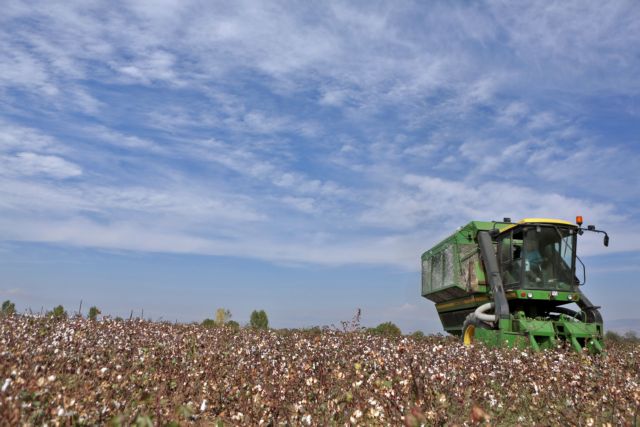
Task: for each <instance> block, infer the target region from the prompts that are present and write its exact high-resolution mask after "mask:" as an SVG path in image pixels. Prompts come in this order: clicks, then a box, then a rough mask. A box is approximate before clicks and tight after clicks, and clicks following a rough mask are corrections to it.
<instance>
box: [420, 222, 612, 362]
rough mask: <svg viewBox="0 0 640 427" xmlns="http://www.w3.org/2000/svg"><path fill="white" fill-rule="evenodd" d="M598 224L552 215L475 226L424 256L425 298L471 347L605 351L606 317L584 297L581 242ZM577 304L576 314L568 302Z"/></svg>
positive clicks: (605, 238) (605, 242) (454, 331)
mask: <svg viewBox="0 0 640 427" xmlns="http://www.w3.org/2000/svg"><path fill="white" fill-rule="evenodd" d="M584 231H592V232H597V233H603V234H604V236H605V237H604V244H605V246H608V244H609V236H608V235H607V234H606V233H605V232H604V231H602V230H597V229H596V228H595V227H594V226H588V227H587V228H582V218H581V217H577V218H576V224H573V223H570V222H567V221H561V220H555V219H547V218H528V219H524V220H522V221H519V222H517V223H512V222H511V221H510V220H509V219H508V218H505V220H504V221H502V222H482V221H472V222H470V223H469V224H467V225H466V226H464V227H461V228H459V229H458V231H456V232H455V233H454V234H453V235H451V236H449V237H448V238H446V239H444V240H443V241H442V242H440V243H438V244H437V245H436V246H434V247H433V248H432V249H430V250H429V251H427V252H425V253H424V254H423V255H422V296H424V297H425V298H427V299H429V300H431V301H433V302H435V303H436V309H437V311H438V314H439V316H440V320H441V321H442V324H443V327H444V329H445V330H446V331H447V332H450V333H452V334H455V335H460V336H461V337H462V339H463V340H464V343H465V344H467V345H469V344H471V343H472V342H473V341H475V340H479V341H482V342H484V343H485V344H487V345H489V346H496V347H499V346H508V347H532V348H534V349H536V350H538V349H544V348H555V347H556V346H557V345H558V344H559V343H561V342H566V343H569V344H570V345H571V347H572V348H573V349H575V350H576V351H582V350H583V349H587V350H589V351H590V352H592V353H599V352H601V351H602V348H603V344H602V334H603V331H602V316H601V315H600V312H599V310H598V308H599V307H596V306H594V305H593V304H592V303H591V301H589V299H588V298H587V297H586V296H585V295H584V294H583V293H582V291H581V289H580V285H582V284H584V283H585V281H586V272H585V268H584V264H583V263H582V261H581V260H580V258H579V257H578V256H577V253H576V248H577V237H578V236H579V235H581V234H583V233H584ZM574 304H575V306H577V309H571V308H569V307H567V306H568V305H574Z"/></svg>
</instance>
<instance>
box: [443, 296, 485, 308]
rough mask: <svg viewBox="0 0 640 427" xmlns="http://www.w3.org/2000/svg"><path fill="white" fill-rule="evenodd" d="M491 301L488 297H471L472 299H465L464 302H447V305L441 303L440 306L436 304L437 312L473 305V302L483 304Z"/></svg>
mask: <svg viewBox="0 0 640 427" xmlns="http://www.w3.org/2000/svg"><path fill="white" fill-rule="evenodd" d="M488 299H489V297H488V296H479V297H475V296H474V297H470V298H465V299H463V300H462V301H451V302H445V303H440V304H436V310H438V311H440V310H441V309H443V308H449V307H455V306H458V305H464V304H471V303H472V302H483V301H487V300H488Z"/></svg>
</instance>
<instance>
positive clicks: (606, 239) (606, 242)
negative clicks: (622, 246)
mask: <svg viewBox="0 0 640 427" xmlns="http://www.w3.org/2000/svg"><path fill="white" fill-rule="evenodd" d="M604 245H605V246H607V247H608V246H609V236H608V235H607V234H605V235H604Z"/></svg>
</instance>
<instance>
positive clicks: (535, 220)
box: [500, 218, 577, 233]
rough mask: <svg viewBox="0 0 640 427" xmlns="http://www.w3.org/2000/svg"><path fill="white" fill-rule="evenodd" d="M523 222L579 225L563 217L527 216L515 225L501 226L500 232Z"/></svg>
mask: <svg viewBox="0 0 640 427" xmlns="http://www.w3.org/2000/svg"><path fill="white" fill-rule="evenodd" d="M521 224H561V225H571V226H574V227H577V225H575V224H573V223H571V222H569V221H564V220H562V219H553V218H525V219H521V220H520V221H518V222H517V223H515V224H513V225H509V226H507V227H505V228H501V229H500V232H501V233H503V232H505V231H507V230H510V229H512V228H514V227H517V226H518V225H521Z"/></svg>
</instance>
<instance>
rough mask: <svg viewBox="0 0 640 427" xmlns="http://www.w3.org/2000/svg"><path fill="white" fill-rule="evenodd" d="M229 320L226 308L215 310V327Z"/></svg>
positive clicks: (229, 315)
mask: <svg viewBox="0 0 640 427" xmlns="http://www.w3.org/2000/svg"><path fill="white" fill-rule="evenodd" d="M230 319H231V311H229V310H227V309H226V308H219V309H217V310H216V325H218V326H222V325H224V324H225V323H227V322H228V321H229V320H230Z"/></svg>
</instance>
